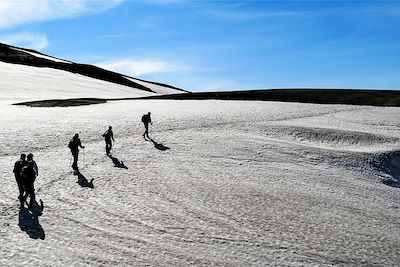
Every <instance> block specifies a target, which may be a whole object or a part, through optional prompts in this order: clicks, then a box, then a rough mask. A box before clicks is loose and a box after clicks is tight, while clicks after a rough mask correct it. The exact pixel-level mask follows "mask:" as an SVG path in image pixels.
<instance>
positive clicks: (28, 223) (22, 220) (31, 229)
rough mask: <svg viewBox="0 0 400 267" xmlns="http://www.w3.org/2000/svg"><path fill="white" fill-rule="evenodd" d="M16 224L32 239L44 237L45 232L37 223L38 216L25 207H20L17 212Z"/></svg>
mask: <svg viewBox="0 0 400 267" xmlns="http://www.w3.org/2000/svg"><path fill="white" fill-rule="evenodd" d="M18 225H19V227H20V228H21V230H22V231H24V232H26V233H27V234H28V235H29V237H30V238H32V239H42V240H44V238H45V233H44V230H43V228H42V226H41V225H40V223H39V217H38V216H36V215H33V214H32V213H30V212H29V210H28V209H27V208H21V209H20V210H19V214H18Z"/></svg>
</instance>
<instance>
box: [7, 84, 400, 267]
mask: <svg viewBox="0 0 400 267" xmlns="http://www.w3.org/2000/svg"><path fill="white" fill-rule="evenodd" d="M0 80H1V79H0ZM17 86H18V85H17ZM121 90H122V89H121ZM121 92H122V91H121ZM74 93H76V92H74ZM66 94H70V93H69V92H68V93H67V92H66ZM71 94H72V92H71ZM99 94H100V93H99ZM148 111H151V112H152V119H153V121H154V125H153V126H151V127H150V137H152V139H153V141H150V140H147V141H146V140H144V139H143V137H142V136H141V135H142V133H143V126H142V125H141V122H140V117H141V115H142V114H144V113H147V112H148ZM0 121H1V125H2V126H3V127H1V128H0V134H1V136H2V142H1V143H0V147H1V150H0V176H1V177H0V180H1V181H2V186H1V187H0V194H1V196H2V197H1V199H0V266H24V267H25V266H188V265H196V266H206V265H216V266H269V265H275V266H332V265H337V266H398V265H399V262H400V253H399V251H400V208H399V207H400V188H399V186H398V185H399V183H398V178H399V174H400V171H399V170H400V164H399V161H398V160H399V159H400V157H399V152H398V150H397V149H398V148H399V147H400V124H399V121H400V109H399V108H382V107H366V106H346V105H315V104H298V103H278V102H257V101H253V102H246V101H212V100H210V101H173V100H137V101H116V102H112V103H106V104H99V105H93V106H81V107H69V108H30V107H24V106H10V105H8V104H5V103H1V104H0ZM109 125H112V126H113V130H114V135H115V140H116V142H115V146H114V150H113V152H112V153H113V158H109V157H107V156H106V155H105V149H104V147H105V145H104V140H103V137H102V136H101V134H102V133H103V132H104V131H105V130H106V129H107V127H108V126H109ZM75 132H78V133H79V134H80V137H81V140H82V143H83V145H85V146H86V149H85V151H84V153H83V150H81V153H80V161H79V164H80V166H81V175H78V176H77V175H74V174H73V173H72V172H71V168H70V166H69V165H70V163H71V156H70V153H69V150H68V148H67V144H68V141H69V140H70V138H71V137H72V136H73V134H74V133H75ZM21 152H25V153H30V152H32V153H33V154H34V158H35V160H36V162H37V164H38V166H39V176H38V178H37V180H36V189H37V197H38V199H42V201H43V203H44V211H43V215H42V216H40V217H34V216H32V215H31V213H29V212H28V211H27V210H26V209H23V210H20V209H19V207H18V206H19V203H18V201H17V195H18V190H17V185H16V182H15V179H14V176H13V173H12V168H13V164H14V162H15V161H16V160H17V159H18V158H19V154H20V153H21Z"/></svg>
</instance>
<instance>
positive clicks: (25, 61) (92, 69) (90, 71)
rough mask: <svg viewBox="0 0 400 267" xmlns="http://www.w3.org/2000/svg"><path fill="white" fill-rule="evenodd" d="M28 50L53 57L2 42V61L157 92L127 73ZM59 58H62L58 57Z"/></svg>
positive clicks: (0, 47) (0, 44)
mask: <svg viewBox="0 0 400 267" xmlns="http://www.w3.org/2000/svg"><path fill="white" fill-rule="evenodd" d="M15 49H18V50H15ZM21 50H22V51H21ZM28 52H33V53H37V54H40V55H43V56H47V57H50V58H51V56H48V55H45V54H43V53H40V52H38V51H35V50H32V49H25V48H20V47H15V46H10V45H6V44H3V43H0V61H3V62H6V63H11V64H20V65H27V66H34V67H42V68H43V67H48V68H54V69H59V70H63V71H68V72H71V73H78V74H81V75H84V76H88V77H91V78H95V79H99V80H103V81H107V82H112V83H117V84H120V85H125V86H128V87H132V88H135V89H140V90H143V91H148V92H152V93H155V92H154V91H153V90H151V89H150V88H147V87H146V86H143V85H141V84H138V83H135V82H133V81H131V80H129V79H127V78H125V77H124V76H126V75H122V74H119V73H116V72H113V71H109V70H105V69H102V68H100V67H96V66H93V65H89V64H80V63H75V62H71V61H68V60H65V61H67V62H68V63H66V62H57V61H54V60H51V59H46V58H41V57H36V56H33V55H31V54H29V53H28ZM55 59H58V58H55ZM58 60H62V59H58ZM126 77H129V76H126ZM130 78H132V79H136V78H134V77H130ZM138 80H139V79H138ZM142 81H144V82H148V83H153V84H158V85H163V84H161V83H160V84H159V83H154V82H151V81H145V80H142ZM163 86H167V85H163ZM167 87H169V88H173V89H177V90H181V91H183V92H185V91H184V90H182V89H179V88H175V87H173V86H167Z"/></svg>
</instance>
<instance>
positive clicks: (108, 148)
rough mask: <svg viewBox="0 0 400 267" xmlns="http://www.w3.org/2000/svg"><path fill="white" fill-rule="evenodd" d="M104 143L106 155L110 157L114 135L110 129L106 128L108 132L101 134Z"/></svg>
mask: <svg viewBox="0 0 400 267" xmlns="http://www.w3.org/2000/svg"><path fill="white" fill-rule="evenodd" d="M103 137H104V141H105V142H106V155H107V156H110V152H111V149H112V142H114V133H113V131H112V127H111V126H110V127H108V130H107V131H106V132H105V133H103Z"/></svg>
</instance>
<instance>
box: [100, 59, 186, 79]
mask: <svg viewBox="0 0 400 267" xmlns="http://www.w3.org/2000/svg"><path fill="white" fill-rule="evenodd" d="M95 65H97V66H99V67H101V68H104V69H108V70H111V71H115V72H118V73H123V74H126V75H131V76H140V75H144V74H149V73H160V72H176V71H186V70H187V69H188V68H186V67H184V66H182V65H180V64H176V63H170V62H166V61H162V60H134V59H122V60H113V61H105V62H99V63H96V64H95Z"/></svg>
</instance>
